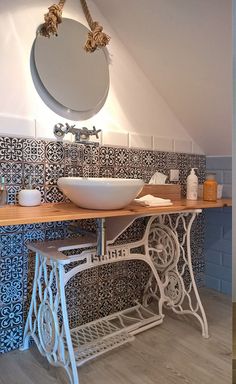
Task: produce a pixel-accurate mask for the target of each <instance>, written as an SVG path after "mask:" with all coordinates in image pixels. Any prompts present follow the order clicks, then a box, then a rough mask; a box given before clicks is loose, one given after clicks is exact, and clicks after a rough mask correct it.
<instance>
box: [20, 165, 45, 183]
mask: <svg viewBox="0 0 236 384" xmlns="http://www.w3.org/2000/svg"><path fill="white" fill-rule="evenodd" d="M29 176H31V181H32V186H33V187H37V186H39V185H40V186H41V185H44V184H45V166H44V164H40V163H38V164H37V163H25V164H24V179H25V180H26V181H27V180H28V179H29Z"/></svg>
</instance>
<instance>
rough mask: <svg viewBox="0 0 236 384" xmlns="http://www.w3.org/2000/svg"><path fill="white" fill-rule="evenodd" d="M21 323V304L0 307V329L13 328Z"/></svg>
mask: <svg viewBox="0 0 236 384" xmlns="http://www.w3.org/2000/svg"><path fill="white" fill-rule="evenodd" d="M22 322H23V311H22V303H15V304H9V305H4V306H2V307H0V329H6V328H13V327H15V326H18V325H21V324H22Z"/></svg>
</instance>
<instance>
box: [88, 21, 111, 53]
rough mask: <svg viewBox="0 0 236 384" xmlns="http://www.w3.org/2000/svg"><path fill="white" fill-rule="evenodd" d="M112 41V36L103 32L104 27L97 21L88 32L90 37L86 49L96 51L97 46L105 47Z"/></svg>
mask: <svg viewBox="0 0 236 384" xmlns="http://www.w3.org/2000/svg"><path fill="white" fill-rule="evenodd" d="M109 41H110V36H108V35H106V33H104V32H103V27H102V26H101V25H100V24H99V23H98V22H97V21H95V22H94V23H93V28H92V31H91V32H88V39H87V41H86V43H85V46H84V49H85V51H86V52H94V51H95V50H96V49H97V48H101V47H105V46H106V45H107V44H108V43H109Z"/></svg>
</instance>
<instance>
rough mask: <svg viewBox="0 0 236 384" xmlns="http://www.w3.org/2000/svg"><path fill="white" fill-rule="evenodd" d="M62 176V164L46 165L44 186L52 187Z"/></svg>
mask: <svg viewBox="0 0 236 384" xmlns="http://www.w3.org/2000/svg"><path fill="white" fill-rule="evenodd" d="M63 176H64V165H63V164H46V168H45V183H46V185H54V184H56V183H57V180H58V179H59V177H63Z"/></svg>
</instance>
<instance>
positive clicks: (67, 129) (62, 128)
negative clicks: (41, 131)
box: [53, 123, 101, 143]
mask: <svg viewBox="0 0 236 384" xmlns="http://www.w3.org/2000/svg"><path fill="white" fill-rule="evenodd" d="M99 132H101V129H96V128H95V127H93V129H88V128H86V127H82V128H75V125H69V124H68V123H66V124H65V125H63V124H61V123H58V124H56V125H54V129H53V133H54V135H55V136H56V137H57V138H60V139H62V138H63V137H64V136H65V135H66V134H67V133H72V134H73V135H75V141H76V142H77V143H78V142H83V141H85V142H86V141H88V140H89V137H90V136H96V138H97V139H98V134H99Z"/></svg>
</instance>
